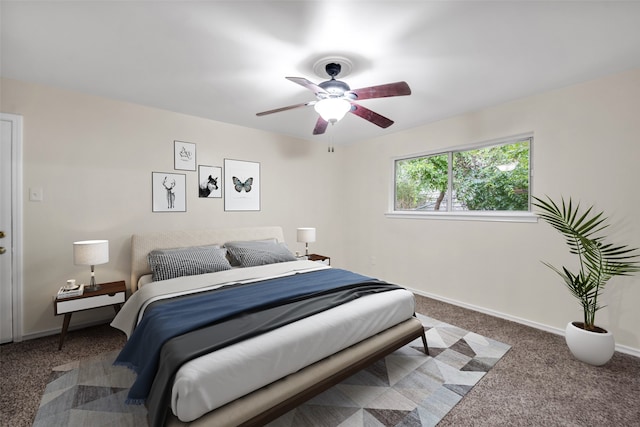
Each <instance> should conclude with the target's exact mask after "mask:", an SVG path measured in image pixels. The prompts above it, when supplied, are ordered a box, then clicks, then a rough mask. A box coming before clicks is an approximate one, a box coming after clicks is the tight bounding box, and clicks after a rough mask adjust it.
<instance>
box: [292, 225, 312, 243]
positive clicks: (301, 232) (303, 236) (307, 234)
mask: <svg viewBox="0 0 640 427" xmlns="http://www.w3.org/2000/svg"><path fill="white" fill-rule="evenodd" d="M296 231H297V240H298V242H302V243H311V242H315V241H316V229H315V228H310V227H303V228H298V229H297V230H296Z"/></svg>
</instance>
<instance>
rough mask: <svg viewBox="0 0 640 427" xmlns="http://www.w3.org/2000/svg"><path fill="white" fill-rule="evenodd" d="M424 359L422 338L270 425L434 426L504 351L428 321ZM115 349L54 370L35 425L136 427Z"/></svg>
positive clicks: (137, 413)
mask: <svg viewBox="0 0 640 427" xmlns="http://www.w3.org/2000/svg"><path fill="white" fill-rule="evenodd" d="M418 317H419V318H420V320H421V321H422V323H423V325H424V326H425V331H426V335H427V342H428V344H429V350H430V356H426V355H425V354H424V353H423V352H422V350H421V348H422V342H421V340H420V339H418V340H416V341H414V342H412V343H410V344H408V345H406V346H404V347H402V348H400V349H398V350H397V351H396V352H394V353H392V354H390V355H389V356H387V357H386V358H384V359H382V360H380V361H379V362H376V363H375V364H373V365H371V366H370V367H369V368H367V369H365V370H363V371H361V372H359V373H357V374H355V375H353V376H352V377H350V378H348V379H346V380H345V381H343V382H342V383H340V384H338V385H336V386H334V387H332V388H331V389H329V390H327V391H326V392H324V393H322V394H321V395H319V396H316V397H315V398H313V399H311V400H310V401H308V402H307V403H305V404H303V405H301V406H299V407H297V408H296V409H294V410H292V411H290V412H289V413H287V414H285V415H283V416H282V417H280V418H278V419H277V420H275V421H273V422H272V423H271V424H270V426H271V427H294V426H295V427H303V426H313V427H333V426H342V427H348V426H353V427H355V426H371V427H374V426H416V427H419V426H434V425H436V424H437V423H438V422H439V421H440V420H441V419H442V418H443V417H444V416H445V415H446V414H447V413H448V412H449V411H450V410H451V408H453V407H454V406H455V405H456V404H457V403H458V402H459V401H460V400H461V399H462V398H463V397H464V396H465V395H466V394H467V393H468V392H469V390H471V389H472V387H473V386H474V385H475V384H476V383H477V382H478V381H480V379H481V378H482V377H483V376H484V375H485V374H486V372H487V371H489V370H490V369H491V368H492V367H493V366H494V365H495V364H496V363H497V362H498V361H499V360H500V359H501V358H502V356H504V355H505V353H506V352H507V351H508V350H509V348H510V347H509V346H508V345H506V344H503V343H500V342H498V341H495V340H492V339H490V338H486V337H483V336H481V335H478V334H476V333H473V332H469V331H467V330H464V329H460V328H458V327H456V326H452V325H450V324H447V323H444V322H440V321H438V320H436V319H433V318H430V317H427V316H421V315H419V316H418ZM116 355H117V351H115V352H109V353H105V354H103V355H101V356H100V357H97V358H93V359H84V360H79V361H76V362H72V363H69V364H65V365H62V366H59V367H56V368H54V369H53V372H52V377H51V381H50V382H49V383H48V384H47V387H46V389H45V391H44V393H43V396H42V400H41V403H40V407H39V410H38V413H37V415H36V417H35V422H34V424H33V425H34V427H41V426H42V427H45V426H47V427H52V426H61V427H62V426H66V427H69V426H86V425H92V426H108V425H114V426H115V425H117V426H129V425H130V426H139V425H144V424H145V416H146V411H145V410H144V407H142V406H132V405H126V404H124V400H125V397H126V394H127V391H128V387H129V386H130V385H131V383H132V382H133V380H134V375H133V374H132V373H131V372H130V371H129V370H128V369H126V368H122V367H115V366H112V361H113V360H114V358H115V356H116Z"/></svg>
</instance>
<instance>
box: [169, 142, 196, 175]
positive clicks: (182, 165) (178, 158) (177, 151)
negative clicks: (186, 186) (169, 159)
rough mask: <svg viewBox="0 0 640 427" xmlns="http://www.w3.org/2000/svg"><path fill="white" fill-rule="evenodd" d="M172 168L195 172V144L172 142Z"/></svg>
mask: <svg viewBox="0 0 640 427" xmlns="http://www.w3.org/2000/svg"><path fill="white" fill-rule="evenodd" d="M173 168H174V169H175V170H183V171H194V170H196V144H194V143H193V142H183V141H173Z"/></svg>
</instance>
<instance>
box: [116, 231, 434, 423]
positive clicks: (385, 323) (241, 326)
mask: <svg viewBox="0 0 640 427" xmlns="http://www.w3.org/2000/svg"><path fill="white" fill-rule="evenodd" d="M234 245H235V246H234ZM256 247H257V248H258V249H259V251H260V250H263V249H264V248H268V256H269V257H271V256H274V257H275V258H274V259H275V261H274V262H271V261H273V260H270V261H268V262H267V263H266V264H265V261H264V260H263V259H262V258H261V256H262V255H260V256H258V257H257V260H256V255H255V253H256V252H255V248H256ZM283 247H284V248H286V246H285V245H284V236H283V232H282V229H281V228H280V227H244V228H226V229H211V230H196V231H167V232H155V233H145V234H137V235H133V236H132V239H131V257H132V271H131V280H130V287H131V292H132V295H131V296H130V298H129V299H128V301H127V302H126V303H125V305H124V307H123V308H122V310H121V311H120V313H118V315H117V316H116V318H115V319H114V321H113V322H112V326H114V327H116V328H118V329H120V330H122V331H123V332H125V333H126V334H127V337H128V341H127V344H126V345H125V348H124V349H123V351H122V352H121V355H120V356H119V359H117V361H118V360H120V361H121V362H122V361H124V363H120V364H124V365H127V366H129V365H128V364H129V363H130V361H131V360H133V361H136V363H138V362H139V361H140V360H144V363H147V364H148V365H153V363H149V360H153V359H154V358H157V359H158V360H159V362H158V367H157V368H153V367H151V368H149V370H148V371H149V372H152V373H151V374H150V375H146V374H145V369H143V368H141V367H140V366H139V365H135V363H134V367H135V369H136V372H138V380H136V383H137V382H138V381H141V382H144V381H142V380H143V379H144V378H143V377H145V376H148V377H149V378H151V379H150V380H149V381H150V384H151V383H152V384H151V385H150V386H148V387H147V386H145V387H147V388H150V389H151V391H150V392H149V393H148V395H144V394H143V396H144V398H145V399H141V400H144V401H145V404H146V405H147V408H148V409H149V421H150V425H175V426H178V425H194V426H196V425H215V426H236V425H264V424H266V423H267V422H269V421H271V420H273V419H275V418H277V417H278V416H280V415H282V414H284V413H286V412H287V411H289V410H290V409H293V408H294V407H295V406H297V405H299V404H300V403H302V402H304V401H306V400H308V399H309V398H311V397H313V396H315V395H316V394H318V393H321V392H322V391H324V390H326V389H328V388H329V387H331V386H333V385H334V384H337V383H338V382H340V381H342V380H343V379H345V378H347V377H348V376H350V375H351V374H353V373H354V372H357V371H358V370H360V369H362V368H364V367H366V366H368V365H369V364H371V363H373V362H375V361H376V360H378V359H380V358H381V357H384V356H385V355H387V354H389V353H391V352H393V351H394V350H396V349H398V348H400V347H401V346H403V345H405V344H407V343H409V342H411V341H414V340H416V339H419V338H421V339H422V343H423V346H424V351H425V353H427V354H428V349H427V343H426V338H425V334H424V329H423V327H422V324H421V323H420V321H418V320H417V319H416V318H415V316H414V301H413V295H412V294H411V292H409V291H407V290H405V289H402V288H399V287H396V286H395V285H390V284H386V283H384V282H380V281H375V280H362V279H361V276H360V275H357V274H356V273H352V272H348V271H344V270H340V269H335V268H331V267H328V266H325V265H322V264H320V263H315V262H313V261H301V260H297V259H295V257H293V258H292V259H291V257H292V255H291V253H290V252H289V251H288V249H287V250H284V249H282V248H283ZM180 248H183V250H181V249H180ZM193 248H195V251H196V253H198V254H199V253H200V252H198V251H204V252H203V253H206V254H210V253H212V251H220V250H221V251H222V253H223V254H224V256H225V257H226V258H227V259H228V258H229V257H231V258H234V257H235V260H234V261H235V263H236V264H237V263H240V264H241V266H239V267H238V266H235V264H234V266H232V267H231V268H226V267H225V268H224V269H221V270H219V271H215V272H205V273H202V274H193V271H190V272H189V274H187V275H185V276H182V275H181V274H183V273H173V272H172V273H168V274H169V276H163V274H165V270H162V269H160V268H159V267H158V262H157V261H156V258H154V257H156V255H157V254H160V255H159V256H160V257H164V256H165V255H166V254H169V256H170V257H172V256H173V255H175V254H174V252H173V251H176V250H177V251H192V249H193ZM203 248H204V249H203ZM212 248H217V249H212ZM238 248H240V249H238ZM274 248H275V249H274ZM281 249H282V252H280V251H281ZM259 251H258V252H259ZM189 253H191V252H189ZM216 253H217V252H216ZM247 254H249V255H247ZM274 254H275V255H274ZM287 254H288V255H287ZM216 256H217V255H216ZM162 259H163V260H164V259H165V258H162ZM169 259H171V258H169ZM163 262H164V261H163ZM150 263H151V265H150ZM232 264H233V262H232ZM161 265H163V266H164V264H162V263H161ZM216 270H217V268H216ZM172 271H173V270H172ZM172 275H173V276H175V277H173V276H172ZM150 276H154V278H156V279H161V280H156V281H151V280H150ZM367 279H369V278H367ZM329 282H331V283H333V282H335V283H339V285H334V284H330V283H329ZM347 282H348V283H347ZM280 292H283V293H287V294H288V293H291V292H293V293H294V294H295V295H293V296H287V298H288V299H287V301H286V302H280V301H281V299H280V297H279V296H275V295H278V294H279V293H280ZM311 293H312V294H314V295H315V296H314V297H309V296H306V295H307V294H311ZM303 294H304V295H303ZM196 295H197V296H196ZM221 295H224V297H225V298H230V299H229V300H228V301H231V302H227V301H226V300H224V299H221ZM271 299H273V301H274V303H273V304H271V303H268V302H269V301H270V300H271ZM251 300H259V301H260V304H259V305H261V306H264V307H263V308H261V309H260V310H255V309H254V308H253V305H251V306H249V305H247V307H246V308H244V307H243V304H253V303H252V302H251ZM264 301H266V302H264ZM216 304H217V305H216ZM327 304H328V306H329V307H331V308H328V309H326V307H325V305H327ZM321 306H322V307H321ZM212 307H214V308H212ZM174 310H175V311H176V312H178V313H182V314H178V315H177V316H176V319H174V320H167V321H169V322H170V323H165V324H164V326H161V327H158V326H153V325H154V324H153V322H152V321H153V317H154V315H156V314H157V316H156V317H158V318H161V319H171V318H170V317H169V314H170V315H171V316H174V315H175V314H174ZM227 311H228V313H227ZM236 311H237V312H239V313H241V315H240V316H238V315H236V314H233V313H236ZM284 311H286V312H287V316H283V315H282V313H284ZM145 313H146V314H145ZM246 313H249V314H246ZM292 313H295V314H292ZM207 316H212V317H211V319H208V320H201V319H203V317H207ZM216 316H218V317H216ZM188 317H192V318H193V321H194V322H201V321H202V325H201V326H200V327H195V328H194V329H195V330H194V331H190V332H188V333H184V334H183V335H179V336H171V338H170V339H169V340H168V341H166V342H165V341H163V339H164V338H161V337H162V336H163V334H170V333H172V332H170V330H173V329H175V330H176V331H178V330H182V329H181V328H182V323H188V321H187V318H188ZM283 317H286V321H283V320H282V319H283ZM265 319H266V320H265ZM189 322H190V321H189ZM251 322H253V323H251ZM204 324H206V325H209V324H212V325H211V326H206V327H205V326H203V325H204ZM167 325H168V326H167ZM185 327H186V326H185ZM145 328H147V329H145ZM154 328H155V329H154ZM192 328H193V327H192ZM150 331H151V332H150ZM153 331H156V332H153ZM157 331H160V332H157ZM156 334H158V336H160V338H158V337H156ZM176 334H177V332H176ZM211 336H215V337H216V340H217V341H221V342H228V345H219V344H218V343H217V341H216V343H215V344H214V343H213V342H212V343H207V344H206V345H204V344H203V340H204V339H207V340H208V339H209V337H211ZM203 337H207V338H203ZM241 338H242V339H241ZM225 339H226V340H227V341H225ZM157 342H163V343H164V344H162V345H158V344H157ZM140 343H142V344H140ZM195 343H197V345H196V344H195ZM156 347H158V351H157V352H155V350H154V349H155V348H156ZM196 347H197V348H196ZM201 347H202V348H201ZM177 349H179V350H177ZM147 352H148V353H147ZM179 352H182V353H184V354H181V355H180V356H175V357H174V354H175V353H179ZM123 354H124V356H123ZM128 357H129V359H127V358H128ZM147 359H149V360H147ZM174 359H175V360H179V362H173V361H172V360H174ZM167 360H169V361H170V362H166V361H167ZM165 362H166V363H165ZM171 363H173V365H172V364H171ZM174 365H175V366H174ZM166 366H169V368H167V367H166ZM130 367H131V366H130ZM136 386H137V385H136V384H134V386H133V387H132V390H131V391H130V398H131V395H132V393H133V390H134V388H136ZM143 388H144V387H143ZM138 389H140V387H138ZM131 400H132V401H135V400H136V396H135V395H134V397H133V398H131ZM138 403H140V402H138Z"/></svg>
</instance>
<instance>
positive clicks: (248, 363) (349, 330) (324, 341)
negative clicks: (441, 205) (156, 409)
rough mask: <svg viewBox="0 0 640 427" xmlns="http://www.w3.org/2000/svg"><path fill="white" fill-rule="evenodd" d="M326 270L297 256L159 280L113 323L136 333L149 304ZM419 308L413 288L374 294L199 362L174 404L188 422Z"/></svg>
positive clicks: (178, 385)
mask: <svg viewBox="0 0 640 427" xmlns="http://www.w3.org/2000/svg"><path fill="white" fill-rule="evenodd" d="M325 268H330V267H327V266H323V265H320V264H318V263H315V262H313V261H292V262H284V263H278V264H271V265H265V266H259V267H249V268H241V269H233V270H227V271H222V272H218V273H210V274H203V275H199V276H188V277H182V278H176V279H170V280H164V281H160V282H154V283H151V284H147V285H145V286H144V287H143V288H141V289H139V290H138V291H137V292H135V293H134V294H133V295H132V296H131V297H130V298H129V300H128V301H127V302H126V304H125V305H124V307H123V308H122V310H120V312H119V314H118V315H117V316H116V318H115V319H114V321H113V322H112V326H114V327H116V328H118V329H120V330H122V331H123V332H125V333H126V334H127V336H130V334H131V332H132V331H133V329H134V328H135V325H136V324H137V322H138V321H139V318H140V316H139V313H140V312H141V311H143V310H144V308H145V307H146V306H147V305H148V303H149V302H151V301H154V300H157V299H161V298H163V297H167V296H169V295H175V294H185V293H190V292H193V291H196V290H200V289H202V288H209V289H214V288H217V287H221V286H225V285H228V284H232V283H242V282H251V281H255V280H260V278H270V277H279V276H286V275H290V274H295V273H297V272H301V271H313V270H318V269H325ZM414 308H415V307H414V298H413V294H412V293H411V292H409V291H407V290H394V291H389V292H383V293H380V294H373V295H368V296H365V297H362V298H359V299H357V300H355V301H352V302H349V303H347V304H343V305H341V306H338V307H336V308H333V309H331V310H328V311H325V312H322V313H319V314H316V315H314V316H310V317H308V318H305V319H302V320H299V321H297V322H294V323H292V324H289V325H286V326H284V327H281V328H279V329H277V330H274V331H271V332H269V333H266V334H263V335H261V336H258V337H254V338H251V339H249V340H246V341H243V342H241V343H238V344H234V345H232V346H229V347H227V348H224V349H221V350H218V351H216V352H214V353H211V354H209V355H206V356H202V357H200V358H198V359H195V360H192V361H190V362H188V363H186V364H185V365H183V366H182V367H181V368H180V370H179V371H178V373H177V374H176V378H175V381H174V384H173V388H172V399H171V409H172V411H173V413H174V414H175V415H176V416H177V417H178V418H179V419H180V420H181V421H184V422H189V421H192V420H194V419H196V418H199V417H200V416H202V415H204V414H205V413H207V412H209V411H211V410H213V409H215V408H217V407H219V406H222V405H224V404H225V403H228V402H230V401H232V400H234V399H236V398H238V397H241V396H243V395H245V394H247V393H249V392H251V391H253V390H256V389H258V388H260V387H262V386H264V385H267V384H269V383H271V382H273V381H275V380H277V379H279V378H282V377H283V376H286V375H288V374H291V373H293V372H296V371H298V370H299V369H301V368H303V367H305V366H308V365H309V364H312V363H314V362H317V361H318V360H321V359H323V358H325V357H327V356H329V355H331V354H334V353H336V352H338V351H340V350H343V349H345V348H347V347H349V346H351V345H353V344H355V343H357V342H359V341H361V340H363V339H366V338H368V337H370V336H372V335H375V334H377V333H379V332H381V331H383V330H385V329H387V328H389V327H391V326H393V325H395V324H398V323H400V322H402V321H403V320H406V319H408V318H410V317H411V316H412V315H413V313H414Z"/></svg>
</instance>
